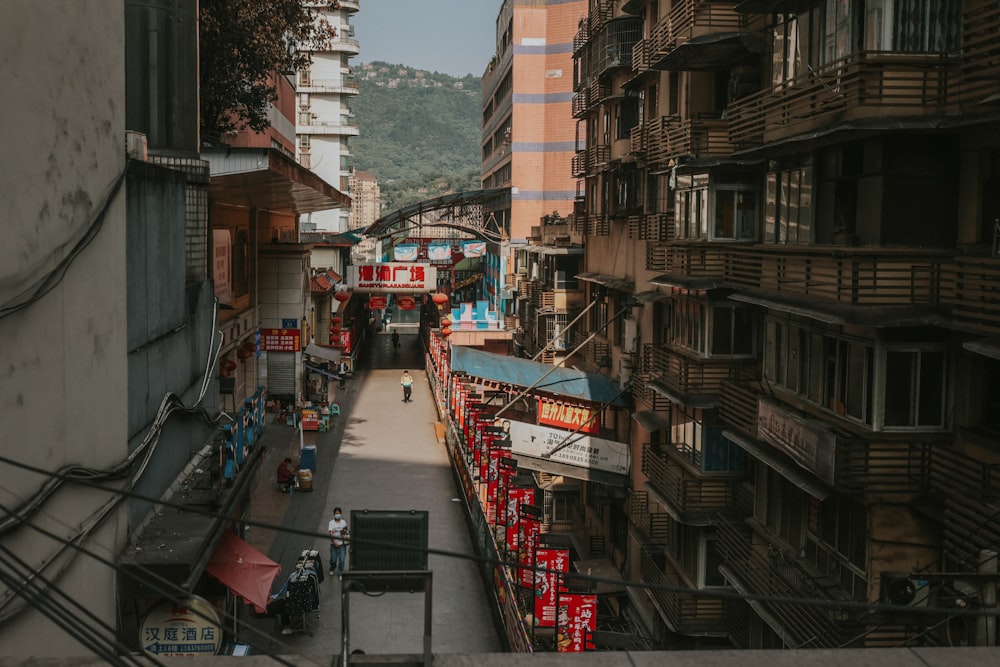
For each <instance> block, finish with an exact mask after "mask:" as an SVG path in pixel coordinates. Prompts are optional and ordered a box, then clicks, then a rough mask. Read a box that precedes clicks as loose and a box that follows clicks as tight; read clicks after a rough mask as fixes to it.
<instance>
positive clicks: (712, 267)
mask: <svg viewBox="0 0 1000 667" xmlns="http://www.w3.org/2000/svg"><path fill="white" fill-rule="evenodd" d="M727 253H728V249H727V248H725V247H723V246H720V245H718V244H712V243H704V242H698V241H695V242H690V243H683V244H682V243H679V242H678V243H675V244H674V245H671V246H670V247H669V248H668V252H667V266H666V271H668V272H670V273H672V274H678V275H686V276H691V277H699V278H704V277H722V276H724V275H726V260H727V257H728V254H727Z"/></svg>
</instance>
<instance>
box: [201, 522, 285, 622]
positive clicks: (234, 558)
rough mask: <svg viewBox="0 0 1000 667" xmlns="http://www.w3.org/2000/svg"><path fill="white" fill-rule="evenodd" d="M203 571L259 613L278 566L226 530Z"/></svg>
mask: <svg viewBox="0 0 1000 667" xmlns="http://www.w3.org/2000/svg"><path fill="white" fill-rule="evenodd" d="M205 571H206V572H208V573H209V574H210V575H212V576H213V577H215V578H216V579H218V580H219V581H221V582H222V583H223V584H225V585H226V587H227V588H228V589H229V590H231V591H232V592H233V593H236V594H237V595H239V596H240V597H242V598H243V599H244V600H245V601H246V602H247V603H249V604H252V605H253V606H254V609H256V610H257V612H258V613H261V612H264V611H265V610H266V608H267V599H268V597H269V596H270V594H271V583H272V582H273V581H274V578H275V577H276V576H277V575H278V572H280V571H281V566H280V565H278V564H277V563H275V562H274V561H273V560H271V559H270V558H268V557H267V556H265V555H264V554H262V553H261V552H259V551H257V550H256V549H254V548H253V547H252V546H250V545H249V544H247V543H246V542H244V541H243V540H241V539H240V538H238V537H236V535H235V534H233V533H231V532H229V531H228V530H227V531H226V532H224V533H223V534H222V539H221V540H220V541H219V546H217V547H216V548H215V553H213V554H212V558H211V560H209V561H208V565H206V566H205Z"/></svg>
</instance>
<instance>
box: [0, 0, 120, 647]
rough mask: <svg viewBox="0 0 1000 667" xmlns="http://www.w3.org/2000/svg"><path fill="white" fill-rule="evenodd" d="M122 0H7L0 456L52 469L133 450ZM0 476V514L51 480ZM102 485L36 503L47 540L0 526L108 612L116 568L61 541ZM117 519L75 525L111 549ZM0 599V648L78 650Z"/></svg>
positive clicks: (92, 544)
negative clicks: (33, 293) (27, 300)
mask: <svg viewBox="0 0 1000 667" xmlns="http://www.w3.org/2000/svg"><path fill="white" fill-rule="evenodd" d="M123 13H124V9H123V6H122V5H121V4H120V3H119V4H114V3H112V4H109V3H107V2H102V1H100V0H60V1H53V2H43V3H38V2H34V1H33V0H9V1H7V2H4V3H0V25H3V26H5V27H6V30H5V37H4V39H3V40H0V60H2V62H3V63H4V66H3V74H2V75H0V80H2V83H3V88H4V90H6V91H8V95H7V96H6V98H5V102H4V105H3V119H4V123H3V125H4V127H6V128H7V130H8V131H7V132H6V133H5V138H4V150H5V153H6V155H7V158H6V159H4V160H3V161H0V183H2V186H0V187H2V189H3V192H4V193H5V196H4V197H3V201H4V206H5V208H6V211H5V214H6V215H5V225H4V229H5V232H6V233H5V235H4V243H3V244H0V304H3V306H2V307H3V308H4V310H3V311H2V312H3V315H2V316H0V368H2V369H3V370H2V371H0V373H2V379H0V431H2V433H3V438H2V440H0V455H2V456H4V457H8V458H10V459H13V460H16V461H19V462H23V463H26V464H29V465H33V466H38V467H40V468H43V469H45V470H49V471H56V470H58V469H60V468H62V467H63V466H66V465H69V464H75V465H82V466H86V467H89V468H93V469H103V468H106V467H108V466H111V465H113V464H115V463H117V462H119V461H121V460H122V459H123V457H124V456H125V453H126V442H127V437H128V433H127V430H126V409H127V396H126V327H125V308H126V287H127V285H126V262H125V252H126V249H125V189H124V187H116V186H118V185H120V184H121V183H122V182H123V181H122V177H123V174H124V169H125V63H124V54H125V46H124V39H123V33H124V15H123ZM109 192H110V193H111V194H110V196H109ZM106 197H108V199H107V201H105V198H106ZM88 231H89V232H90V234H88ZM83 239H86V241H84V242H83V243H81V240H83ZM78 244H79V246H82V249H81V250H80V252H79V254H76V255H75V257H71V252H70V250H71V248H73V247H74V246H78ZM79 246H78V247H79ZM57 268H61V269H64V270H65V273H62V274H58V273H57V274H55V277H56V278H57V279H55V280H53V281H52V284H53V285H54V286H53V287H52V289H51V291H48V292H47V293H46V294H44V295H40V296H38V297H36V298H35V299H34V303H32V305H30V306H27V307H26V308H24V309H23V310H19V311H17V312H12V311H10V310H7V308H8V307H9V306H11V305H12V303H14V302H18V301H20V297H23V296H24V291H25V290H30V289H32V288H34V287H36V286H37V285H36V282H37V281H39V280H40V279H41V278H42V277H43V276H45V275H46V273H47V272H50V271H53V270H56V269H57ZM0 476H2V478H3V480H4V482H3V490H2V491H0V503H2V505H3V506H4V509H5V511H4V512H3V514H4V515H6V514H7V511H6V510H8V509H9V508H12V507H13V506H15V505H16V504H17V503H19V502H21V501H23V500H25V499H28V498H30V497H32V496H33V495H34V494H36V493H37V492H38V490H39V488H40V487H41V485H42V484H43V483H44V482H46V481H48V479H49V478H48V476H45V475H37V474H33V473H26V472H25V471H24V470H21V469H18V468H15V467H12V466H9V465H7V464H0ZM107 499H108V494H107V493H103V492H98V491H93V490H85V489H82V488H81V487H78V486H65V485H61V486H60V487H59V489H58V490H57V491H56V492H55V493H54V495H52V496H51V497H50V498H49V499H48V500H47V501H46V502H45V503H44V504H43V505H42V506H41V507H40V508H38V509H37V510H36V511H32V512H31V513H30V517H29V521H30V522H31V524H33V525H35V526H39V527H44V528H45V529H46V530H49V531H51V532H52V533H53V534H54V535H55V536H56V537H55V538H48V537H43V536H42V535H41V534H39V533H37V532H35V531H33V530H30V529H28V528H20V529H17V530H13V531H7V532H4V533H2V534H0V540H2V542H3V544H4V546H5V547H6V548H10V549H12V550H13V551H14V552H15V553H16V554H17V555H18V556H19V557H20V558H23V559H24V560H25V561H26V562H27V563H28V565H29V566H30V567H32V568H42V564H43V563H45V564H46V566H45V567H44V569H42V571H41V573H42V574H43V575H44V576H45V577H47V578H51V579H52V580H53V582H54V584H55V586H57V587H58V589H59V591H61V592H63V593H65V594H67V595H69V596H71V597H72V598H73V599H75V600H78V601H80V602H81V603H83V604H84V605H86V607H87V608H88V609H89V610H91V611H92V612H93V613H94V614H95V615H96V616H97V617H99V618H101V619H102V620H104V621H106V622H108V623H110V624H111V625H112V626H113V625H114V618H115V600H114V589H115V586H114V579H115V577H114V571H113V569H112V568H111V567H108V566H105V565H101V564H96V563H95V562H94V561H93V560H91V559H90V558H85V557H79V556H78V557H76V558H75V559H71V556H72V555H73V554H74V552H73V550H71V549H69V550H64V548H65V547H64V544H63V543H62V542H61V541H60V540H61V539H66V538H72V537H76V536H79V535H80V533H81V527H82V526H85V525H86V523H87V521H88V519H89V518H91V517H92V516H93V515H94V513H95V512H97V511H98V508H99V507H100V506H101V505H103V504H104V503H105V502H106V501H107ZM111 517H112V518H111V520H110V521H109V522H105V523H103V524H101V525H100V526H99V527H97V528H94V529H93V530H91V531H90V532H88V533H87V534H86V536H85V537H83V544H84V546H85V547H86V548H87V549H90V550H93V551H95V552H97V553H99V554H101V555H102V556H104V557H106V558H113V556H114V553H115V551H116V550H117V547H118V546H119V545H120V544H121V539H122V526H123V524H120V523H118V522H117V521H116V519H115V518H114V514H113V513H112V515H111ZM64 568H65V569H64ZM0 600H2V602H3V604H4V607H3V609H2V612H0V653H2V654H4V655H20V656H26V655H39V654H43V655H50V656H59V655H63V656H69V655H81V654H86V653H87V651H86V650H84V649H82V648H81V646H80V644H79V643H78V642H77V641H76V640H73V639H71V638H69V637H68V636H67V635H65V634H64V633H63V632H62V631H61V630H59V629H56V628H55V627H54V626H53V624H52V623H51V622H50V621H47V620H45V619H44V618H42V617H41V616H40V615H39V614H38V613H36V612H35V611H33V610H30V609H29V610H26V611H19V610H20V607H21V604H20V601H15V602H14V603H12V604H9V605H8V604H7V602H8V590H7V589H6V587H3V588H0ZM66 615H67V616H68V615H69V613H67V614H66ZM12 616H13V617H12Z"/></svg>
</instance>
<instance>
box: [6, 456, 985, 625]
mask: <svg viewBox="0 0 1000 667" xmlns="http://www.w3.org/2000/svg"><path fill="white" fill-rule="evenodd" d="M0 463H7V464H9V465H13V466H16V467H20V468H24V469H28V470H34V471H35V472H44V471H39V470H38V469H37V468H34V467H33V466H30V465H28V464H24V463H20V462H17V461H14V460H12V459H10V458H7V457H3V456H0ZM74 481H75V483H76V484H78V485H82V486H87V487H90V488H94V489H97V490H101V491H105V492H108V493H112V494H117V493H120V491H118V490H116V489H113V488H108V487H104V486H101V485H99V484H95V483H92V482H86V481H82V480H74ZM128 495H129V497H130V498H134V499H137V500H143V501H147V502H152V503H156V504H159V505H163V506H165V507H173V508H177V509H183V510H184V511H186V512H189V513H193V514H200V515H203V516H207V517H212V518H217V519H225V520H227V521H239V522H240V523H242V524H243V525H246V526H250V527H255V528H262V529H266V530H273V531H275V532H278V533H282V534H289V535H298V536H302V537H309V538H313V539H316V540H326V539H329V536H328V535H327V534H326V533H323V532H318V531H311V530H309V531H307V530H300V529H296V528H287V527H284V526H280V525H275V524H270V523H266V522H262V521H254V520H252V519H244V518H241V517H232V516H229V517H226V516H222V515H220V514H219V513H218V512H214V511H211V510H207V509H202V508H200V507H197V506H193V505H185V504H180V503H172V502H170V501H167V500H162V499H154V498H150V497H148V496H143V495H141V494H137V493H134V492H132V493H129V494H128ZM351 541H352V542H353V543H355V544H363V545H365V546H377V547H380V548H384V549H392V550H396V551H407V552H418V553H421V554H426V555H434V556H441V557H444V558H454V559H457V560H466V561H471V562H474V563H477V564H480V565H490V566H497V565H501V566H506V567H512V568H513V567H517V568H521V569H524V568H525V566H524V565H522V564H520V563H518V562H516V561H508V560H501V559H494V558H488V557H484V556H478V555H475V554H464V553H460V552H455V551H448V550H444V549H435V548H431V547H412V546H409V545H404V544H399V543H397V542H386V541H381V540H363V539H362V540H359V539H358V538H357V537H352V538H351ZM116 567H117V566H116ZM528 569H533V570H535V571H538V572H553V573H556V574H566V573H563V572H557V571H555V570H549V569H547V568H544V567H541V566H539V567H529V568H528ZM572 576H573V578H574V579H577V580H580V581H589V582H592V583H595V584H600V583H606V584H614V585H617V586H624V587H627V588H637V589H641V590H661V591H665V592H670V593H683V594H687V595H691V596H693V597H704V598H712V599H724V600H725V599H729V600H738V601H744V602H746V601H755V602H770V603H777V604H790V605H798V606H802V607H819V608H826V609H834V610H850V611H866V612H871V611H897V612H899V611H905V612H907V613H909V614H927V615H940V613H941V612H940V610H938V609H935V608H930V607H926V608H925V607H913V606H909V605H900V604H888V603H879V602H872V603H870V602H859V601H854V600H826V599H820V598H802V597H787V596H777V595H758V594H746V593H740V592H738V591H728V590H724V589H714V588H713V589H699V588H690V587H687V586H674V585H670V584H658V583H650V582H646V581H633V580H623V579H618V578H610V577H599V576H596V575H590V574H582V573H573V574H572ZM952 613H955V614H956V615H967V616H1000V608H997V609H995V610H976V609H973V608H968V609H962V610H958V611H954V612H952Z"/></svg>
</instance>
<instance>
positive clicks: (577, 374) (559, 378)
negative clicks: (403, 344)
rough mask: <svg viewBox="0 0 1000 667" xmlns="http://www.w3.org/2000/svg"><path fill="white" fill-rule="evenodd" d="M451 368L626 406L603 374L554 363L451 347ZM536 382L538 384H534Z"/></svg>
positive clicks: (588, 399) (460, 371)
mask: <svg viewBox="0 0 1000 667" xmlns="http://www.w3.org/2000/svg"><path fill="white" fill-rule="evenodd" d="M553 368H554V370H553ZM451 369H452V371H454V372H456V373H464V374H466V375H471V376H473V377H477V378H482V379H484V380H493V381H494V382H498V383H501V384H509V385H513V386H515V387H523V388H527V387H532V388H533V390H537V391H539V392H544V393H546V394H556V395H559V396H564V397H567V398H575V399H579V400H581V401H590V402H593V403H601V404H606V405H612V406H616V407H623V406H625V405H626V403H625V401H623V400H622V390H621V388H620V387H619V386H618V383H617V382H615V381H614V380H612V379H611V378H609V377H607V376H604V375H600V374H597V373H585V372H584V371H578V370H576V369H574V368H560V367H553V366H552V364H543V363H541V362H538V361H531V360H530V359H518V358H516V357H508V356H506V355H503V354H495V353H493V352H483V351H482V350H477V349H474V348H471V347H463V346H461V345H452V346H451ZM546 373H548V375H546ZM536 382H537V383H538V384H535V383H536Z"/></svg>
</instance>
